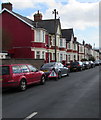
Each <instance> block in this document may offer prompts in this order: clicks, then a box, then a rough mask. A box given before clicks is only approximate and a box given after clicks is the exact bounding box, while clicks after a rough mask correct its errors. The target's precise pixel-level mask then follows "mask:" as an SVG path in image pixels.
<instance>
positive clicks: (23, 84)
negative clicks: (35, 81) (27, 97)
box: [19, 80, 27, 91]
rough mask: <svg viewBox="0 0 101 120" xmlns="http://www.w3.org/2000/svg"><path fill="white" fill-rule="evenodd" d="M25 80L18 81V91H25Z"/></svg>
mask: <svg viewBox="0 0 101 120" xmlns="http://www.w3.org/2000/svg"><path fill="white" fill-rule="evenodd" d="M26 87H27V86H26V80H21V81H20V85H19V89H20V91H25V90H26Z"/></svg>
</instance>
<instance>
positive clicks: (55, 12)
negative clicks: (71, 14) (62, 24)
mask: <svg viewBox="0 0 101 120" xmlns="http://www.w3.org/2000/svg"><path fill="white" fill-rule="evenodd" d="M52 13H53V14H55V19H54V32H55V62H57V55H56V53H57V49H56V15H57V14H58V11H56V9H54V11H53V12H52Z"/></svg>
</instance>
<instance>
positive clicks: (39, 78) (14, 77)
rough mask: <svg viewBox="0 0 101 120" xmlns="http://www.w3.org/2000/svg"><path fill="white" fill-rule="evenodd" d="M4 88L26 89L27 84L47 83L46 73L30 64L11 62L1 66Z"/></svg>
mask: <svg viewBox="0 0 101 120" xmlns="http://www.w3.org/2000/svg"><path fill="white" fill-rule="evenodd" d="M0 71H2V72H1V75H0V76H1V79H2V88H8V87H18V88H19V89H20V90H21V91H24V90H26V87H27V85H30V84H33V83H40V84H44V83H45V74H44V72H42V71H39V70H38V69H36V68H35V67H34V66H32V65H30V64H11V65H3V66H0Z"/></svg>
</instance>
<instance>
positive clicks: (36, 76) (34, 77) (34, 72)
mask: <svg viewBox="0 0 101 120" xmlns="http://www.w3.org/2000/svg"><path fill="white" fill-rule="evenodd" d="M28 68H29V70H30V76H31V82H32V83H33V82H38V81H40V80H41V74H40V72H39V71H38V69H37V68H35V67H34V66H32V65H28Z"/></svg>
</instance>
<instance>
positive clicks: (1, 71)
mask: <svg viewBox="0 0 101 120" xmlns="http://www.w3.org/2000/svg"><path fill="white" fill-rule="evenodd" d="M9 73H10V71H9V66H0V75H9Z"/></svg>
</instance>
